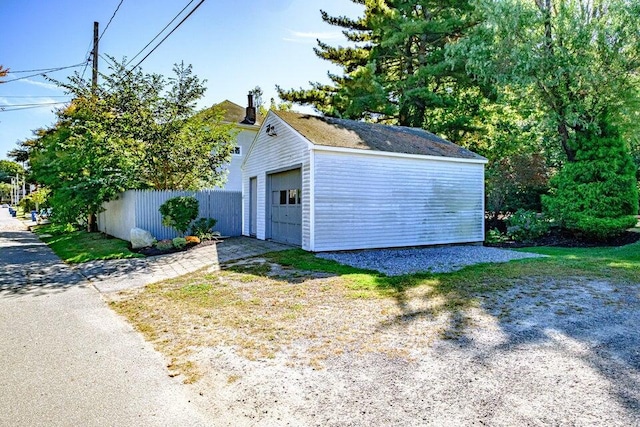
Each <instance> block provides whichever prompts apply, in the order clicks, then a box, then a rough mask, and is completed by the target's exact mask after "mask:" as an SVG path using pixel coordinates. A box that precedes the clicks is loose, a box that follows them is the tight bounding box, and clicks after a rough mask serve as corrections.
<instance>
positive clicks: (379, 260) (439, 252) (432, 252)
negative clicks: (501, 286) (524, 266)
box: [317, 245, 543, 276]
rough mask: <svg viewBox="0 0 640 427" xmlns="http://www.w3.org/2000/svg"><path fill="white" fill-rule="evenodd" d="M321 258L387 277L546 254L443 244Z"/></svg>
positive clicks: (333, 253)
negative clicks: (376, 272) (373, 271)
mask: <svg viewBox="0 0 640 427" xmlns="http://www.w3.org/2000/svg"><path fill="white" fill-rule="evenodd" d="M317 256H319V257H320V258H325V259H330V260H333V261H336V262H339V263H340V264H346V265H350V266H352V267H357V268H363V269H366V270H376V271H379V272H381V273H384V274H386V275H387V276H398V275H402V274H411V273H419V272H430V273H448V272H451V271H457V270H461V269H462V268H464V267H466V266H468V265H473V264H480V263H485V262H508V261H511V260H514V259H524V258H536V257H541V256H543V255H538V254H532V253H525V252H515V251H510V250H506V249H498V248H487V247H484V246H475V245H465V246H442V247H436V248H413V249H372V250H365V251H354V252H324V253H320V254H317Z"/></svg>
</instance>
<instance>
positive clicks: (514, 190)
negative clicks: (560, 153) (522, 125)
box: [486, 153, 549, 228]
mask: <svg viewBox="0 0 640 427" xmlns="http://www.w3.org/2000/svg"><path fill="white" fill-rule="evenodd" d="M548 188H549V168H548V166H547V164H546V162H545V158H544V156H542V155H541V154H538V153H534V154H527V153H524V154H512V155H509V156H506V157H505V158H503V159H501V160H499V161H493V162H491V163H489V164H488V165H487V168H486V191H487V200H486V202H487V203H486V206H487V212H488V215H489V218H488V219H489V222H490V225H491V227H492V228H493V227H496V226H497V225H498V218H499V217H501V216H502V215H503V214H504V213H506V212H515V211H517V210H518V209H527V210H535V211H538V212H539V211H540V210H541V209H542V206H541V202H540V197H541V196H542V195H543V194H545V193H546V192H547V191H548Z"/></svg>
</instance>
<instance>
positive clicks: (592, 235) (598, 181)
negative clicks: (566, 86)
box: [543, 123, 638, 240]
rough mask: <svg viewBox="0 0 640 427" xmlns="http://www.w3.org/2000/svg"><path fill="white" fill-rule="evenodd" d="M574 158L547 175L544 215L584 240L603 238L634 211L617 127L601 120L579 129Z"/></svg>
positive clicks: (634, 192) (629, 223)
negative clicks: (548, 187) (582, 130)
mask: <svg viewBox="0 0 640 427" xmlns="http://www.w3.org/2000/svg"><path fill="white" fill-rule="evenodd" d="M572 150H574V151H575V161H574V162H570V163H567V164H566V165H565V166H564V168H562V170H561V171H560V172H559V173H558V174H557V175H556V176H555V177H553V179H552V180H551V185H552V191H551V194H550V195H549V196H546V197H544V198H543V203H544V207H545V209H546V211H547V212H548V213H549V215H550V216H551V217H552V218H554V219H555V220H557V221H558V222H559V223H560V225H561V226H563V227H564V228H566V229H568V230H571V231H573V232H574V233H576V234H578V235H581V236H583V237H586V238H589V239H599V240H602V239H607V238H609V237H614V236H616V235H619V234H620V233H622V232H623V231H624V230H625V229H627V228H631V227H633V226H634V225H635V224H636V222H637V219H636V217H635V215H637V213H638V189H637V186H636V185H637V183H636V176H635V174H636V168H635V165H634V163H633V160H632V158H631V156H630V155H629V153H628V151H627V147H626V144H625V143H624V141H623V140H622V138H621V137H620V134H619V132H618V131H617V130H616V129H615V128H614V127H612V126H611V125H608V124H606V123H603V124H602V126H601V130H600V131H598V132H596V131H592V132H590V133H589V134H587V135H584V134H581V135H580V136H579V137H578V138H577V139H576V143H575V145H573V146H572Z"/></svg>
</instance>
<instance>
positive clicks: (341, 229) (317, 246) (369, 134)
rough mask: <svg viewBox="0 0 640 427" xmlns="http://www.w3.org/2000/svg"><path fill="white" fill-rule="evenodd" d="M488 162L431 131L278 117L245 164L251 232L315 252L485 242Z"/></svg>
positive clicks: (268, 122)
mask: <svg viewBox="0 0 640 427" xmlns="http://www.w3.org/2000/svg"><path fill="white" fill-rule="evenodd" d="M486 162H487V160H486V159H485V158H484V157H482V156H479V155H478V154H475V153H473V152H471V151H469V150H466V149H464V148H462V147H459V146H457V145H455V144H453V143H451V142H449V141H446V140H444V139H442V138H439V137H437V136H436V135H433V134H431V133H429V132H426V131H424V130H421V129H415V128H407V127H400V126H387V125H381V124H372V123H364V122H359V121H353V120H343V119H334V118H326V117H317V116H313V115H307V114H299V113H292V112H282V111H278V112H274V111H270V112H269V114H268V115H267V116H266V118H265V120H264V122H263V123H262V126H261V127H260V130H259V131H258V134H257V136H256V138H255V139H254V141H253V143H252V145H251V147H250V148H249V151H248V153H247V154H246V157H245V159H244V162H243V165H242V185H243V234H244V235H247V236H255V237H257V238H258V239H271V240H274V241H278V242H283V243H289V244H292V245H297V246H301V247H302V248H303V249H305V250H308V251H314V252H319V251H330V250H351V249H365V248H381V247H402V246H420V245H436V244H450V243H471V242H481V241H483V239H484V165H485V164H486Z"/></svg>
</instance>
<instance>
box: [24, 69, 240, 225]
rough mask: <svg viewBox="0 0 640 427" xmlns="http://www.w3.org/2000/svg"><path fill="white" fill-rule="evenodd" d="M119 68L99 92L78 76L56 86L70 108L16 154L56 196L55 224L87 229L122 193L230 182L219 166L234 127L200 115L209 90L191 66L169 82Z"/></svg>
mask: <svg viewBox="0 0 640 427" xmlns="http://www.w3.org/2000/svg"><path fill="white" fill-rule="evenodd" d="M112 60H113V58H112ZM113 62H114V65H113V66H112V68H111V71H112V72H111V74H109V75H103V83H101V84H99V85H98V86H97V87H96V88H92V87H91V85H90V83H89V82H87V81H85V80H83V79H82V78H80V76H78V75H77V74H76V75H75V76H74V77H72V78H70V81H69V83H61V82H57V83H58V84H59V85H60V86H62V87H63V88H65V89H66V90H67V92H68V93H69V94H71V95H72V96H73V97H74V98H73V101H72V102H71V104H70V106H69V107H68V108H65V109H63V110H61V111H59V112H58V122H57V123H56V125H55V126H54V127H52V128H50V129H47V130H41V131H38V132H37V133H36V137H35V138H34V139H32V140H29V141H25V142H23V143H22V144H21V148H20V149H19V150H16V152H15V153H13V154H15V156H16V158H18V157H20V158H22V157H24V156H25V153H26V155H27V156H28V159H29V162H30V164H31V171H32V174H33V178H34V179H35V180H36V181H37V182H38V183H41V184H44V185H45V186H46V187H47V188H49V189H51V191H52V197H51V204H52V206H53V208H54V209H53V212H54V219H55V220H57V221H61V222H83V221H85V220H86V218H87V217H89V216H91V215H95V214H96V213H97V212H99V211H100V209H101V206H102V204H103V203H104V202H106V201H109V200H112V199H114V198H115V197H117V195H118V194H119V193H121V192H122V191H124V190H128V189H134V188H149V187H152V188H157V189H197V188H201V187H205V186H214V185H218V184H221V183H222V182H223V180H224V179H225V175H224V174H223V173H222V172H221V171H220V169H219V166H220V165H222V164H224V163H225V162H228V161H229V160H230V158H231V150H232V149H233V146H234V142H233V131H232V127H231V125H227V124H223V123H222V114H223V112H221V111H218V110H213V111H209V112H208V113H207V114H204V115H197V114H195V105H196V102H197V100H198V99H199V98H201V97H202V95H203V93H204V91H205V88H204V86H203V82H202V81H201V80H199V79H198V78H197V77H195V76H193V75H192V69H191V66H185V65H184V64H177V65H175V67H174V70H173V71H174V76H173V77H170V78H168V79H166V78H164V77H163V76H161V75H158V74H144V73H143V72H142V71H141V70H139V69H137V70H136V71H130V70H127V69H126V68H125V66H124V64H123V63H118V62H117V61H115V60H113Z"/></svg>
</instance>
